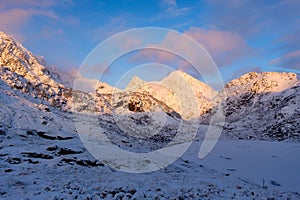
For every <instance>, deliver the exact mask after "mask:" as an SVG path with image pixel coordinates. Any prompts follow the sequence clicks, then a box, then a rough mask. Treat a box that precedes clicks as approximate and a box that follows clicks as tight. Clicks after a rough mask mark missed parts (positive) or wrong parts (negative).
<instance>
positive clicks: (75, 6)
mask: <svg viewBox="0 0 300 200" xmlns="http://www.w3.org/2000/svg"><path fill="white" fill-rule="evenodd" d="M299 10H300V1H299V0H286V1H276V0H272V1H271V0H270V1H258V0H257V1H252V0H227V1H218V0H207V1H206V0H205V1H188V0H186V1H183V0H182V1H180V0H178V1H175V0H154V1H146V0H140V1H134V0H119V1H92V0H86V1H79V0H57V1H55V0H53V1H47V0H45V1H44V0H2V1H1V5H0V30H1V31H4V32H6V33H8V34H11V35H13V36H14V37H15V38H16V39H18V40H19V41H20V42H22V43H23V44H24V46H25V47H27V48H28V49H29V50H30V51H32V52H33V53H34V54H37V55H42V56H44V58H45V60H46V62H47V64H48V65H55V66H57V67H58V68H59V69H62V70H64V71H68V70H72V69H78V68H79V67H80V65H81V63H82V62H83V60H84V59H85V57H86V56H87V55H88V54H89V52H90V51H91V50H92V49H93V48H94V47H95V46H96V45H98V44H99V43H100V42H101V41H103V40H104V39H106V38H108V37H110V36H112V35H113V34H116V33H119V32H121V31H125V30H128V29H131V28H140V27H149V26H151V27H162V28H170V29H174V30H176V31H179V32H181V33H185V34H187V35H188V36H190V37H192V38H193V39H195V40H196V41H197V42H199V43H200V44H201V45H203V46H204V47H205V49H206V50H207V51H208V52H209V54H210V55H211V56H212V58H213V60H214V61H215V62H216V64H217V66H218V68H219V69H220V71H221V74H222V76H223V79H224V80H225V81H228V80H230V79H232V78H234V77H237V76H239V75H241V74H244V73H246V72H249V71H294V72H297V73H299V70H300V64H299V63H300V12H299ZM170 57H171V58H170ZM133 58H135V59H133ZM170 59H172V56H168V55H166V54H165V53H160V52H150V51H148V52H147V51H144V52H142V51H141V52H135V53H131V54H128V55H127V58H120V59H119V60H118V61H116V62H115V63H114V65H113V66H111V68H110V69H108V70H107V73H106V77H104V78H103V80H104V81H106V82H108V83H110V84H114V83H115V82H116V81H117V79H118V78H119V77H120V76H122V74H124V73H126V72H127V71H129V70H130V69H131V68H134V67H135V66H138V65H143V64H147V63H149V62H157V63H160V62H161V63H162V64H170V63H173V64H174V61H173V62H172V61H171V60H170ZM179 65H180V64H177V65H175V66H174V67H175V68H179V69H181V70H186V71H188V72H190V73H193V72H192V69H191V68H184V67H182V66H179Z"/></svg>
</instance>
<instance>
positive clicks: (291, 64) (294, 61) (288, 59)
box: [269, 50, 300, 70]
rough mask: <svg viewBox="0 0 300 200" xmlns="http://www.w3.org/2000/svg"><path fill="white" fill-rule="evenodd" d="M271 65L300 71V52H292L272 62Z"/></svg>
mask: <svg viewBox="0 0 300 200" xmlns="http://www.w3.org/2000/svg"><path fill="white" fill-rule="evenodd" d="M269 63H270V64H271V65H278V66H280V67H285V68H293V69H297V70H300V50H297V51H292V52H289V53H287V54H284V55H282V56H281V57H279V58H276V59H274V60H271V61H270V62H269Z"/></svg>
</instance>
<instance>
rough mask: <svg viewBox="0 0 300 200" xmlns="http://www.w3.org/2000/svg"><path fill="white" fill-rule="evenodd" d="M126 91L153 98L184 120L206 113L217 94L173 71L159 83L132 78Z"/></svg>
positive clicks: (208, 87) (209, 88)
mask: <svg viewBox="0 0 300 200" xmlns="http://www.w3.org/2000/svg"><path fill="white" fill-rule="evenodd" d="M126 90H130V91H136V92H140V93H144V94H145V95H150V96H153V97H154V98H156V99H157V100H159V101H160V102H162V103H164V104H166V105H167V106H169V107H170V108H172V109H173V110H174V111H176V112H177V113H179V114H180V115H181V117H182V118H183V119H186V120H188V119H191V118H195V117H199V116H200V115H201V114H203V113H206V112H207V110H208V109H210V108H211V107H212V105H213V102H212V101H213V97H214V96H215V95H216V94H217V92H216V91H215V90H214V89H213V88H211V87H210V86H208V85H207V84H205V83H203V82H201V81H199V80H197V79H195V78H194V77H192V76H190V75H188V74H186V73H184V72H182V71H173V72H171V73H170V74H169V75H168V76H167V77H165V78H163V79H162V80H161V81H159V82H145V81H143V80H142V79H140V78H138V77H133V79H132V80H131V81H130V83H129V84H128V86H127V87H126Z"/></svg>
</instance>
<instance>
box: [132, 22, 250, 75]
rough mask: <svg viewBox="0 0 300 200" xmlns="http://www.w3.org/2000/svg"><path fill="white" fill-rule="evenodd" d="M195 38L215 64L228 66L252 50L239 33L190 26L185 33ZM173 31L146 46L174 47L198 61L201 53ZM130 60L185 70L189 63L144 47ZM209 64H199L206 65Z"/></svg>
mask: <svg viewBox="0 0 300 200" xmlns="http://www.w3.org/2000/svg"><path fill="white" fill-rule="evenodd" d="M184 34H185V35H187V36H190V37H191V38H193V39H194V40H196V41H197V42H198V43H199V44H200V45H202V46H203V47H204V49H205V50H206V51H207V52H208V53H209V54H210V55H211V57H212V58H213V60H214V61H215V63H216V64H217V66H221V67H222V66H226V65H230V64H232V63H233V62H235V61H236V60H238V59H241V58H243V57H245V56H249V54H252V49H251V48H250V47H249V46H248V45H247V43H246V42H245V40H244V39H243V38H242V37H241V36H240V35H238V34H236V33H232V32H230V31H216V30H204V29H201V28H191V29H189V30H187V31H185V32H184ZM176 38H177V37H174V35H172V33H171V32H170V34H167V35H166V37H165V38H164V40H163V41H161V43H160V44H159V45H155V44H154V45H150V46H149V47H153V48H155V47H157V46H159V47H162V48H165V49H173V50H174V52H184V54H183V55H184V56H185V57H186V58H187V59H191V60H197V59H198V58H199V56H200V55H199V54H201V52H197V51H195V48H193V47H191V46H189V45H190V44H187V43H186V40H177V39H176ZM132 61H135V62H136V61H147V62H149V61H150V62H158V63H164V64H168V63H173V64H174V63H175V65H177V67H178V68H179V69H181V70H184V71H185V70H188V69H189V68H191V64H190V63H189V62H187V61H186V60H185V59H184V57H180V56H179V55H176V54H173V53H171V52H167V51H164V50H158V49H143V50H141V51H139V52H137V53H136V54H135V55H134V56H133V57H132ZM206 64H209V63H202V64H201V65H202V66H206Z"/></svg>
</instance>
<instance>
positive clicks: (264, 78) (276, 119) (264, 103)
mask: <svg viewBox="0 0 300 200" xmlns="http://www.w3.org/2000/svg"><path fill="white" fill-rule="evenodd" d="M224 94H226V96H227V98H226V100H225V101H224V102H222V105H223V108H224V113H225V115H226V122H227V123H226V126H225V129H224V135H226V136H229V137H233V138H237V137H238V138H259V139H266V138H270V137H271V138H273V139H276V140H283V139H287V138H299V134H300V117H299V116H300V99H299V97H300V93H299V81H298V80H297V77H296V74H294V73H277V72H263V73H255V72H251V73H248V74H245V75H243V76H241V77H240V78H238V79H235V80H232V81H230V82H229V83H228V84H226V85H225V88H224V89H223V90H222V91H221V92H220V94H219V95H224ZM213 112H214V111H212V113H213ZM207 116H208V115H206V116H204V117H203V118H205V117H207ZM206 120H207V118H206ZM206 122H208V121H206Z"/></svg>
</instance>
